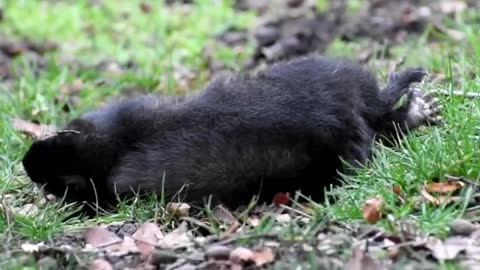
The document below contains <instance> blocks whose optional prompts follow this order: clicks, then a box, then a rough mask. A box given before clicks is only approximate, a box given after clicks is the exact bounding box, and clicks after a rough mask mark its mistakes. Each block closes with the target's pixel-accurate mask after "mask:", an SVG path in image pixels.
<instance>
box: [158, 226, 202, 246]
mask: <svg viewBox="0 0 480 270" xmlns="http://www.w3.org/2000/svg"><path fill="white" fill-rule="evenodd" d="M192 244H193V243H192V240H191V238H190V237H189V236H188V230H187V223H185V222H183V223H181V224H180V226H178V228H177V229H175V230H173V231H171V232H169V233H167V234H166V235H165V236H164V237H163V238H162V239H160V240H159V241H158V243H157V245H158V246H160V247H161V248H167V249H176V248H179V247H186V246H191V245H192Z"/></svg>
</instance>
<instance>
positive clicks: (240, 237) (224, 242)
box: [215, 233, 278, 245]
mask: <svg viewBox="0 0 480 270" xmlns="http://www.w3.org/2000/svg"><path fill="white" fill-rule="evenodd" d="M256 238H269V239H275V240H278V235H277V234H272V233H269V234H268V233H265V234H249V235H241V234H237V235H233V236H231V237H229V238H227V239H224V240H222V241H219V242H216V243H215V245H227V244H231V243H233V242H236V241H238V240H245V239H256Z"/></svg>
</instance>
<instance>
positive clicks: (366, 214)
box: [362, 197, 383, 224]
mask: <svg viewBox="0 0 480 270" xmlns="http://www.w3.org/2000/svg"><path fill="white" fill-rule="evenodd" d="M382 208H383V199H382V198H380V197H377V198H373V199H368V200H366V201H365V204H364V205H363V209H362V215H363V218H364V219H365V220H366V221H367V222H368V223H370V224H375V223H377V222H378V221H379V220H380V218H381V216H382Z"/></svg>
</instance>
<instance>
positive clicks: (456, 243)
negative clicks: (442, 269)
mask: <svg viewBox="0 0 480 270" xmlns="http://www.w3.org/2000/svg"><path fill="white" fill-rule="evenodd" d="M472 241H473V240H472V239H469V238H466V237H458V236H454V237H450V238H447V239H446V240H445V241H442V240H440V239H438V238H434V237H430V238H429V239H428V241H427V244H426V247H427V248H428V249H430V251H432V255H433V256H434V257H435V258H437V259H438V260H442V261H443V260H452V259H455V258H456V257H457V255H458V254H459V253H460V252H462V251H464V250H465V249H467V247H468V246H470V245H471V244H472Z"/></svg>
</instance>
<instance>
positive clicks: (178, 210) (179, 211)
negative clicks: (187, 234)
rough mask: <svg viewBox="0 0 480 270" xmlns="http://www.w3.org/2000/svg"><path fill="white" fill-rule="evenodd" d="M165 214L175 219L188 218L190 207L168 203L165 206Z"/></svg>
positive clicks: (183, 204)
mask: <svg viewBox="0 0 480 270" xmlns="http://www.w3.org/2000/svg"><path fill="white" fill-rule="evenodd" d="M167 212H168V213H170V214H171V215H173V216H175V217H177V218H179V217H188V215H189V213H190V205H188V204H186V203H169V204H167Z"/></svg>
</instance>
